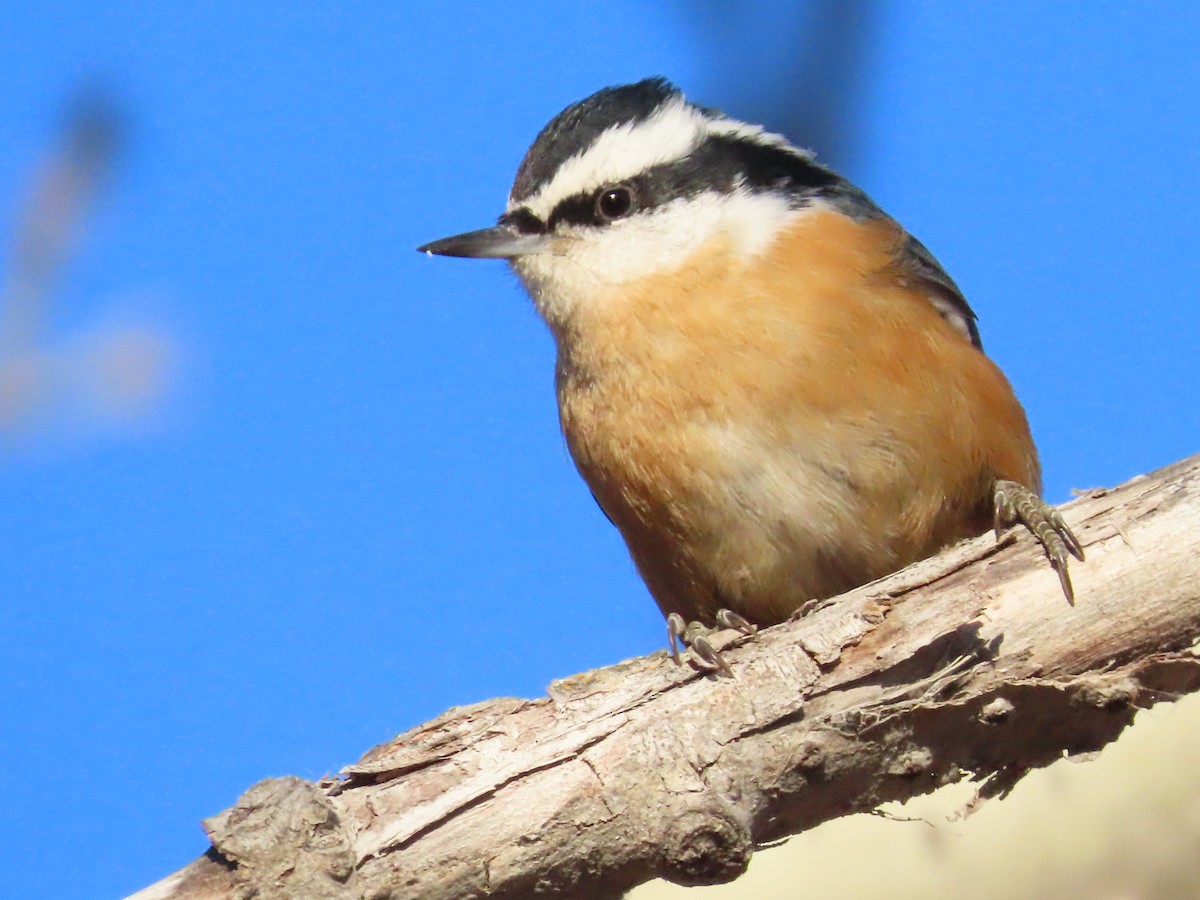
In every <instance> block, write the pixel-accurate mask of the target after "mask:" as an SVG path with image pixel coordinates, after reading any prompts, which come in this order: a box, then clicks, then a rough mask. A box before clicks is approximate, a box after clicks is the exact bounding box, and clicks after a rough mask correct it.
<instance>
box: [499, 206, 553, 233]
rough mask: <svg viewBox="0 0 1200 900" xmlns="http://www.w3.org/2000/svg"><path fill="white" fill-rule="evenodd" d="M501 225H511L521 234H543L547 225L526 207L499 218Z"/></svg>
mask: <svg viewBox="0 0 1200 900" xmlns="http://www.w3.org/2000/svg"><path fill="white" fill-rule="evenodd" d="M500 224H501V225H511V226H512V227H513V228H515V229H517V231H519V232H521V234H545V233H546V231H547V230H548V227H549V226H548V225H547V223H545V222H543V221H542V220H541V219H539V218H538V217H537V216H535V215H534V214H533V211H532V210H530V209H529V207H527V206H522V207H520V208H519V209H514V210H513V211H512V212H510V213H505V214H504V215H502V216H501V217H500Z"/></svg>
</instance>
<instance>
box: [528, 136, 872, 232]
mask: <svg viewBox="0 0 1200 900" xmlns="http://www.w3.org/2000/svg"><path fill="white" fill-rule="evenodd" d="M621 186H624V187H628V188H629V189H630V190H632V191H633V196H634V198H635V204H634V206H635V209H634V212H636V211H638V210H653V209H655V208H657V207H660V206H664V205H666V204H667V203H670V202H672V201H674V200H680V199H686V198H689V197H695V196H697V195H698V194H702V193H705V192H709V191H716V192H718V193H724V194H728V193H731V192H732V191H734V190H736V189H738V188H742V189H745V190H749V191H755V192H768V191H769V192H775V193H780V194H783V195H785V196H788V197H790V198H792V200H793V202H794V203H795V204H796V205H798V206H802V205H805V204H807V203H809V202H811V201H812V200H813V199H814V198H816V197H826V198H828V199H830V200H831V201H833V202H834V203H837V204H840V205H846V206H847V208H848V212H849V213H850V214H852V215H855V216H856V217H868V218H869V217H870V215H871V214H874V212H875V211H874V209H873V206H872V204H870V202H869V201H868V200H866V198H865V196H864V195H862V194H861V191H858V190H857V189H856V188H854V187H853V186H852V185H850V184H849V183H848V182H846V181H844V180H843V179H842V178H840V177H839V176H838V175H836V174H835V173H834V172H831V171H830V170H829V169H826V168H825V167H824V166H821V165H818V164H817V163H815V162H813V160H812V159H810V158H809V157H808V156H806V155H804V154H801V153H798V152H796V151H795V150H792V149H790V148H785V147H775V146H771V145H768V144H763V143H760V142H758V141H755V140H752V139H747V138H743V137H734V136H729V135H710V136H709V137H708V138H707V139H706V140H704V141H703V142H702V143H701V144H700V145H699V146H698V147H696V148H695V149H694V150H693V151H692V152H691V153H689V154H688V155H687V156H685V157H684V158H683V159H678V160H674V161H672V162H669V163H663V164H662V165H658V166H653V167H652V168H649V169H647V170H646V171H644V172H642V173H641V174H639V175H636V176H634V177H632V178H627V179H625V180H624V181H623V182H622V183H621V184H620V185H617V184H610V185H605V186H604V187H603V188H601V189H600V190H593V191H589V192H587V193H585V194H575V195H573V196H571V197H567V198H566V199H564V200H560V201H559V203H558V204H557V205H556V206H555V207H554V209H553V211H552V212H551V213H550V215H549V217H548V218H547V220H546V227H547V228H549V229H552V228H554V227H555V226H556V225H557V224H558V223H560V222H563V223H568V224H572V225H593V226H602V225H605V224H607V223H608V222H609V221H611V220H613V219H616V218H620V216H612V215H609V216H605V215H601V214H600V213H599V212H598V210H597V207H596V204H597V202H598V200H599V194H600V193H601V191H605V190H612V189H613V188H616V187H621ZM851 195H853V196H851Z"/></svg>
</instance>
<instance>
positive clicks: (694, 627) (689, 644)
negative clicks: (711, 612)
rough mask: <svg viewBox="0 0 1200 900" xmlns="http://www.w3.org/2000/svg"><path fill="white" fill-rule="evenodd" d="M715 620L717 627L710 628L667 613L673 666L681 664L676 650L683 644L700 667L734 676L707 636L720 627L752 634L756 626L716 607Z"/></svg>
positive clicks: (668, 636) (731, 611) (680, 658)
mask: <svg viewBox="0 0 1200 900" xmlns="http://www.w3.org/2000/svg"><path fill="white" fill-rule="evenodd" d="M716 621H717V624H716V627H710V626H708V625H705V624H704V623H703V622H686V621H684V618H683V616H681V615H680V614H679V613H674V612H673V613H671V614H670V615H669V616H667V643H668V645H669V646H670V648H671V659H673V660H675V664H676V665H681V664H682V663H683V659H682V657H681V655H680V652H679V648H680V646H682V647H683V649H684V652H688V653H690V654H691V655H692V657H693V658H695V659H696V660H697V661H698V662H699V663H700V665H701V666H702V667H703V668H705V669H708V670H710V671H720V672H724V673H725V674H726V675H728V676H730V677H733V670H732V669H730V668H729V663H727V662H725V659H724V658H723V657H722V656H721V654H720V652H718V650H717V648H716V647H714V646H713V645H712V641H710V640H709V637H710V636H711V635H712V634H713V633H714V632H716V631H718V630H720V629H722V628H732V629H733V630H735V631H740V632H741V633H742V634H745V635H753V634H755V633H756V632H757V631H758V626H757V625H753V624H751V623H750V622H748V621H746V619H744V618H743V617H742V616H740V615H738V614H737V613H735V612H734V611H733V610H731V609H720V610H717V615H716Z"/></svg>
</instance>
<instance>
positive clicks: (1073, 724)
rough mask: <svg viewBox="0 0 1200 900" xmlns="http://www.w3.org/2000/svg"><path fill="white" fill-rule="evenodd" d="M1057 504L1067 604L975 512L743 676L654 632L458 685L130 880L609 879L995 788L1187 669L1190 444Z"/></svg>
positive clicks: (599, 890)
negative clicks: (432, 715) (599, 651)
mask: <svg viewBox="0 0 1200 900" xmlns="http://www.w3.org/2000/svg"><path fill="white" fill-rule="evenodd" d="M1065 513H1066V517H1067V519H1068V521H1069V522H1070V523H1071V525H1072V527H1073V528H1074V529H1075V533H1076V534H1077V535H1078V536H1079V538H1080V540H1081V542H1082V543H1083V545H1084V547H1085V548H1086V552H1087V556H1088V559H1087V562H1086V563H1083V564H1077V565H1075V566H1074V567H1073V577H1074V580H1075V587H1076V596H1077V598H1078V600H1077V604H1076V605H1075V606H1073V607H1072V606H1068V605H1067V604H1066V602H1065V601H1064V600H1063V597H1062V594H1061V592H1060V590H1059V587H1058V582H1057V579H1056V578H1055V576H1054V573H1053V572H1052V571H1051V570H1050V567H1049V566H1048V565H1047V563H1046V560H1045V558H1044V556H1043V555H1042V553H1041V551H1040V549H1039V547H1038V545H1037V544H1036V543H1035V541H1034V540H1033V539H1032V538H1031V537H1030V536H1029V535H1028V534H1027V533H1024V532H1022V531H1014V532H1012V533H1011V534H1010V535H1008V536H1006V537H1005V538H1004V539H1003V540H1002V541H999V542H997V541H996V540H995V539H994V538H993V537H991V536H990V535H985V536H983V537H980V538H976V539H974V540H971V541H967V542H965V543H963V544H960V545H958V546H956V547H952V548H950V549H948V550H946V551H944V552H943V553H941V554H939V555H938V556H936V557H933V558H932V559H929V560H926V561H924V562H921V563H918V564H916V565H913V566H910V567H909V568H907V569H905V570H903V571H902V572H899V573H897V574H895V575H892V576H890V577H888V578H885V579H882V580H880V581H878V582H874V583H872V584H870V585H866V586H865V587H862V588H859V589H857V590H855V591H852V592H850V593H848V594H845V595H843V596H842V597H840V598H838V599H837V601H836V602H835V603H829V604H826V605H824V606H823V607H822V608H820V609H817V610H816V611H814V612H812V613H810V614H809V615H807V616H805V617H804V618H803V619H799V620H796V621H792V622H788V623H785V624H783V625H780V626H778V627H775V628H771V629H768V630H766V631H763V632H761V633H760V634H759V635H758V636H757V637H755V638H753V639H745V638H741V637H734V636H733V633H732V632H730V633H727V634H726V635H725V637H726V642H725V645H724V646H725V647H726V649H725V651H724V653H725V657H726V659H727V660H728V661H729V663H730V665H731V666H732V668H733V671H734V673H735V675H736V677H735V678H732V679H730V678H724V677H717V676H714V675H711V674H708V673H703V672H699V671H696V670H695V669H693V668H691V667H676V666H674V665H673V664H672V663H671V662H670V661H669V660H668V659H667V658H666V656H665V654H663V653H655V654H652V655H650V656H647V657H642V658H639V659H633V660H628V661H626V662H623V663H620V664H618V665H615V666H610V667H608V668H605V669H598V670H595V671H592V672H585V673H583V674H580V675H577V676H574V677H572V678H568V679H565V680H563V681H559V682H555V683H554V684H552V685H550V688H549V696H548V697H543V698H540V699H537V700H518V699H512V698H501V699H497V700H492V701H488V702H486V703H480V704H476V705H474V706H469V707H458V708H455V709H451V710H449V711H447V712H446V713H445V714H443V715H442V716H440V717H439V718H437V719H435V720H433V721H432V722H429V723H427V724H425V725H422V726H420V727H418V728H415V729H413V730H411V731H409V732H406V733H405V734H402V735H400V736H399V737H397V738H395V739H394V740H392V741H390V742H388V743H386V744H383V745H381V746H379V747H376V748H375V749H373V750H371V751H370V752H369V753H368V754H367V755H366V756H365V757H363V759H362V760H361V761H360V762H358V763H357V764H355V765H353V766H349V767H347V768H346V769H345V770H344V771H343V772H342V775H341V777H339V778H337V779H331V780H329V781H326V782H322V783H320V784H312V783H309V782H305V781H303V780H301V779H298V778H282V779H271V780H268V781H264V782H261V783H259V784H257V785H255V786H254V787H252V788H251V789H250V790H249V791H247V792H246V794H244V795H243V796H242V798H241V799H240V800H239V802H238V803H237V805H236V806H234V807H233V808H231V809H229V810H226V811H225V812H223V813H221V814H219V815H217V816H214V817H213V818H211V819H208V820H206V821H205V823H204V827H205V829H206V830H207V832H208V834H209V836H210V837H211V839H212V841H213V847H212V848H211V849H210V850H209V852H208V853H207V854H206V855H205V856H202V857H200V858H199V859H197V860H196V861H194V862H193V863H191V864H190V865H189V866H187V867H185V868H184V869H181V870H180V871H179V872H177V873H175V874H174V875H171V876H169V877H168V878H166V879H164V880H163V881H161V882H159V883H158V884H156V885H153V886H151V887H149V888H147V889H146V890H144V891H141V892H139V893H138V894H136V895H134V896H135V897H136V898H137V900H151V898H194V897H205V898H209V897H244V896H250V894H251V892H252V891H257V892H258V893H257V894H255V896H259V897H285V896H286V897H306V898H324V897H372V898H383V897H393V896H394V897H401V896H403V897H423V898H461V897H475V896H478V897H483V896H488V897H497V898H506V897H526V896H531V895H542V896H561V897H613V896H617V895H619V894H620V893H621V892H622V891H624V890H626V889H628V888H630V887H632V886H634V885H637V884H640V883H641V882H643V881H646V880H648V879H650V878H653V877H655V876H661V877H665V878H668V879H670V880H672V881H676V882H679V883H683V884H704V883H716V882H722V881H728V880H731V879H733V878H736V877H737V876H738V875H739V874H741V872H743V871H744V870H745V867H746V865H747V863H748V861H749V857H750V855H751V853H752V852H753V850H754V849H755V848H756V847H758V846H762V845H763V844H766V843H768V842H771V841H774V840H777V839H779V838H782V837H785V836H787V835H790V834H794V833H796V832H799V831H803V830H804V829H806V828H811V827H812V826H814V825H816V824H818V823H820V822H822V821H825V820H827V819H831V818H834V817H837V816H842V815H847V814H849V813H854V812H862V811H867V810H871V809H873V808H875V807H876V806H877V805H878V804H880V803H883V802H885V801H889V800H904V799H907V798H908V797H911V796H913V795H915V794H919V793H924V792H926V791H930V790H933V789H934V788H936V787H938V786H940V785H942V784H945V783H948V782H951V781H956V780H960V779H962V778H971V779H976V780H979V781H980V782H981V788H980V796H981V798H982V797H987V796H991V795H994V794H997V793H1003V792H1006V791H1007V790H1009V789H1010V788H1011V787H1012V785H1013V784H1014V783H1015V782H1016V781H1017V780H1018V779H1019V778H1020V777H1021V775H1022V774H1023V773H1024V772H1026V771H1027V770H1029V769H1030V768H1034V767H1037V766H1043V765H1046V764H1048V763H1050V762H1052V761H1053V760H1055V759H1057V758H1059V757H1061V756H1062V755H1063V754H1064V753H1069V754H1077V753H1086V752H1090V751H1094V750H1097V749H1099V748H1100V747H1102V746H1103V745H1104V744H1106V743H1107V742H1109V741H1111V740H1113V739H1114V738H1115V737H1116V736H1117V735H1118V734H1119V733H1120V732H1121V730H1122V729H1123V728H1124V727H1125V726H1126V725H1127V724H1128V723H1129V722H1130V721H1131V720H1132V718H1133V715H1134V713H1135V712H1136V710H1137V709H1138V708H1139V707H1145V706H1149V705H1151V704H1153V703H1156V702H1159V701H1161V700H1170V699H1174V698H1176V697H1178V696H1179V695H1181V694H1184V693H1187V692H1190V691H1193V690H1195V689H1196V688H1197V687H1200V660H1198V659H1197V657H1196V654H1195V653H1194V652H1193V645H1194V643H1195V642H1196V641H1197V640H1198V639H1200V456H1197V457H1192V458H1191V459H1188V460H1185V461H1183V462H1180V463H1177V464H1175V465H1173V466H1169V467H1168V468H1166V469H1163V470H1160V471H1159V472H1156V473H1154V474H1153V475H1150V476H1142V477H1139V478H1135V479H1134V480H1132V481H1130V482H1128V483H1127V484H1125V485H1122V486H1121V487H1120V488H1117V489H1115V490H1112V491H1105V490H1097V491H1092V492H1090V493H1089V494H1088V495H1087V496H1085V497H1081V498H1080V499H1077V500H1075V501H1073V502H1072V503H1070V504H1068V505H1067V506H1066V507H1065ZM718 646H721V645H720V644H719V645H718Z"/></svg>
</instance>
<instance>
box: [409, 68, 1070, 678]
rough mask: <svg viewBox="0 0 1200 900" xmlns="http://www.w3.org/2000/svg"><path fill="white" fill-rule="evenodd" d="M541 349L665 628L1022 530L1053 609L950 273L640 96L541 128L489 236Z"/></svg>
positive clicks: (1029, 456) (660, 93) (1057, 553)
mask: <svg viewBox="0 0 1200 900" xmlns="http://www.w3.org/2000/svg"><path fill="white" fill-rule="evenodd" d="M419 249H421V250H422V251H425V252H427V253H435V254H439V255H443V256H467V257H491V258H502V259H507V260H509V261H510V262H511V264H512V266H513V268H514V269H515V270H516V273H517V275H518V276H519V277H520V278H521V281H522V282H524V284H525V286H526V288H527V289H528V291H529V293H530V295H531V296H532V297H533V301H534V303H535V304H536V306H537V308H538V311H539V312H540V313H541V315H542V317H543V318H544V319H545V320H546V322H547V324H548V325H549V326H550V329H551V331H552V332H553V334H554V338H555V341H556V343H557V347H558V363H557V370H556V386H557V392H558V408H559V415H560V417H561V422H562V429H563V433H564V434H565V435H566V439H567V446H568V447H569V448H570V451H571V455H572V457H574V460H575V464H576V466H577V467H578V469H579V472H580V474H581V475H582V476H583V478H584V480H585V481H586V482H587V484H588V486H589V487H590V488H591V490H592V493H593V494H594V495H595V497H596V500H597V501H598V502H599V504H600V506H601V508H602V509H603V510H604V512H605V514H607V516H608V517H609V519H611V520H612V522H613V524H615V525H616V527H617V528H618V529H619V530H620V532H621V534H622V536H623V537H624V538H625V542H626V544H627V545H628V546H629V552H630V554H631V555H632V557H633V560H634V562H635V563H636V565H637V568H638V571H639V572H640V573H641V575H642V577H643V578H644V579H645V581H646V585H647V586H648V587H649V589H650V593H651V594H652V595H653V596H654V599H655V600H656V601H657V603H658V606H659V608H660V609H661V610H662V612H663V614H664V615H665V616H667V617H668V623H669V625H668V634H669V637H670V642H671V647H672V650H673V651H674V649H675V641H676V639H677V638H682V639H683V640H684V642H685V643H690V644H691V646H692V648H693V651H694V652H697V653H698V655H700V656H701V657H702V658H705V659H706V660H707V661H708V662H709V663H710V664H712V665H716V666H719V667H721V668H723V669H724V668H725V663H724V661H723V660H721V659H720V657H719V655H717V654H716V653H715V652H713V651H712V648H711V645H710V644H709V642H708V641H707V639H706V638H705V637H704V635H703V631H704V630H705V627H707V626H709V625H713V624H720V625H726V626H733V627H737V628H741V629H742V630H744V631H753V629H754V626H758V625H770V624H774V623H777V622H780V621H783V620H784V619H786V618H787V617H788V616H790V615H791V614H792V613H794V612H795V611H796V610H798V609H800V608H801V607H802V606H803V605H804V604H805V603H807V602H808V601H810V600H812V599H814V598H827V597H831V596H833V595H835V594H839V593H841V592H843V591H846V590H849V589H850V588H853V587H856V586H858V585H861V584H864V583H866V582H868V581H871V580H872V579H875V578H878V577H880V576H883V575H886V574H888V573H890V572H893V571H895V570H896V569H899V568H901V567H902V566H905V565H907V564H908V563H911V562H913V561H915V560H918V559H922V558H924V557H926V556H929V555H930V554H932V553H934V552H935V551H937V550H938V549H939V548H941V547H944V546H946V545H947V544H950V543H953V542H955V541H958V540H960V539H962V538H966V537H970V536H973V535H977V534H980V533H981V532H983V531H984V530H985V529H986V528H987V527H988V526H989V524H994V525H995V527H996V530H997V533H998V534H999V532H1000V531H1001V530H1002V529H1003V528H1004V527H1007V526H1008V525H1011V524H1013V523H1015V522H1021V523H1023V524H1024V525H1025V526H1026V527H1028V528H1029V529H1030V530H1031V531H1032V532H1033V533H1034V534H1035V535H1036V536H1037V538H1038V540H1039V541H1040V542H1041V544H1042V545H1043V547H1044V548H1045V551H1046V553H1047V555H1048V556H1049V558H1050V562H1051V564H1052V565H1053V567H1054V569H1055V570H1056V571H1057V573H1058V576H1059V579H1060V581H1061V584H1062V589H1063V591H1064V592H1065V593H1066V595H1067V598H1068V600H1070V599H1071V598H1072V589H1071V582H1070V577H1069V574H1068V571H1067V554H1068V553H1071V554H1073V555H1075V556H1076V557H1078V558H1079V559H1081V560H1082V559H1083V551H1082V548H1081V547H1080V545H1079V543H1078V541H1077V540H1076V539H1075V536H1074V535H1073V534H1072V533H1071V530H1070V529H1069V528H1068V527H1067V524H1066V522H1065V521H1064V520H1063V518H1062V516H1061V515H1060V514H1059V513H1058V511H1057V510H1055V509H1053V508H1052V507H1049V506H1047V505H1046V504H1045V503H1044V502H1043V501H1042V500H1041V499H1040V497H1039V494H1040V491H1041V472H1040V467H1039V464H1038V457H1037V451H1036V449H1035V448H1034V444H1033V439H1032V438H1031V437H1030V433H1029V425H1028V423H1027V422H1026V419H1025V413H1024V411H1023V410H1022V408H1021V405H1020V403H1018V402H1017V398H1016V397H1015V396H1014V395H1013V391H1012V388H1011V387H1010V386H1009V384H1008V381H1007V380H1006V379H1005V377H1004V375H1003V374H1001V372H1000V370H999V368H997V367H996V365H995V364H994V363H993V362H992V361H991V360H990V359H988V357H987V356H985V355H984V353H983V350H982V345H981V343H980V339H979V331H978V329H977V327H976V323H975V313H974V312H973V311H972V310H971V307H970V306H968V305H967V301H966V300H965V299H964V298H963V296H962V293H961V292H960V291H959V289H958V287H957V285H955V283H954V281H953V280H952V279H951V278H950V276H949V275H947V274H946V273H945V272H944V271H943V270H942V267H941V266H940V265H939V264H938V262H937V260H935V259H934V258H933V256H932V254H930V252H929V251H928V250H927V249H926V248H925V246H924V245H923V244H922V243H921V242H920V241H918V240H917V239H916V238H915V237H913V236H912V235H910V234H908V233H907V232H906V231H905V230H904V229H903V228H901V227H900V225H898V224H897V223H896V222H895V221H894V220H893V219H891V218H890V217H889V216H888V215H887V214H886V213H884V212H883V211H882V210H881V209H880V208H879V207H878V206H876V205H875V204H874V203H873V202H872V201H871V199H870V198H869V197H868V196H867V195H866V194H865V193H863V192H862V191H861V190H859V189H858V188H856V187H855V186H854V185H852V184H850V183H849V182H848V181H846V180H845V179H843V178H841V177H840V176H838V175H837V174H835V173H834V172H832V171H830V170H829V169H827V168H825V167H824V166H821V165H819V164H817V163H816V162H815V160H814V158H813V156H812V154H810V153H807V152H805V151H803V150H799V149H797V148H796V147H794V146H792V145H791V144H789V143H788V142H787V140H785V139H784V138H782V137H780V136H779V135H775V134H769V133H767V132H766V131H764V130H763V129H762V128H760V127H758V126H756V125H749V124H746V123H744V122H739V121H736V120H734V119H731V118H729V117H728V116H726V115H724V114H723V113H721V112H719V111H717V110H714V109H708V108H705V107H700V106H696V105H694V104H692V103H689V102H688V101H687V100H685V99H684V97H683V95H682V94H681V93H680V92H679V90H677V89H676V88H675V87H673V86H672V85H671V84H669V83H667V82H666V81H664V80H662V79H649V80H646V81H641V82H638V83H637V84H632V85H625V86H621V87H610V88H605V89H604V90H602V91H599V92H598V93H596V94H593V95H592V96H590V97H588V98H587V99H585V100H582V101H580V102H579V103H576V104H574V105H572V106H569V107H568V108H567V109H566V110H564V111H563V112H562V113H560V114H559V115H558V116H556V117H555V118H554V119H553V121H551V122H550V124H549V125H547V126H546V127H545V128H544V129H543V130H542V132H541V134H539V135H538V137H537V140H536V141H534V143H533V146H532V147H531V148H530V150H529V152H528V153H527V154H526V156H525V159H524V161H523V162H522V163H521V166H520V168H519V169H518V170H517V176H516V181H515V182H514V184H513V188H512V193H511V194H510V196H509V200H508V206H507V208H506V209H505V211H504V214H503V215H502V216H500V220H499V223H498V224H497V225H496V226H494V227H492V228H485V229H483V230H480V231H472V232H468V233H466V234H460V235H456V236H454V237H448V238H444V239H442V240H439V241H434V242H433V243H430V244H426V245H425V246H424V247H421V248H419Z"/></svg>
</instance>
